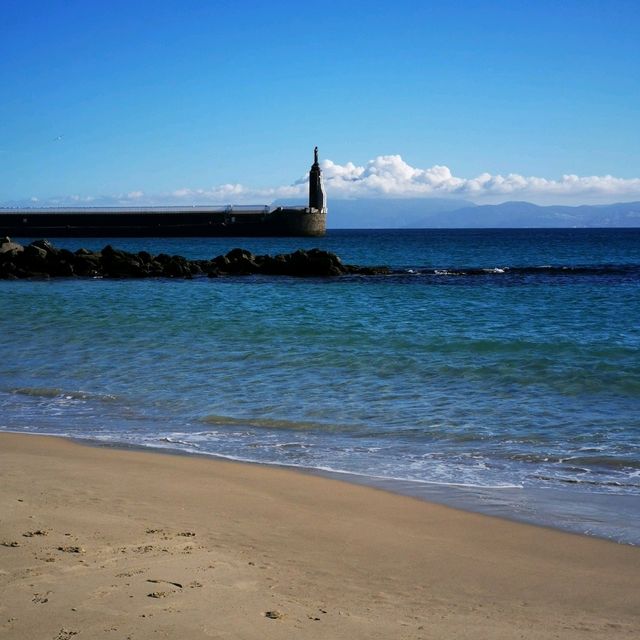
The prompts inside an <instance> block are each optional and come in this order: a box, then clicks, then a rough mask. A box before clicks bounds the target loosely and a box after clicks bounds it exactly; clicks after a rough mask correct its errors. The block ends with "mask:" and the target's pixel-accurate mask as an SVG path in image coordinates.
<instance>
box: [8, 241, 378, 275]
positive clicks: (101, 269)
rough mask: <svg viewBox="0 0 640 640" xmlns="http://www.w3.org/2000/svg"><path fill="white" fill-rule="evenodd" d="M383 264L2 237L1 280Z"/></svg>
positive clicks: (317, 253)
mask: <svg viewBox="0 0 640 640" xmlns="http://www.w3.org/2000/svg"><path fill="white" fill-rule="evenodd" d="M387 273H390V270H389V269H388V268H387V267H358V266H354V265H348V264H343V263H342V261H341V260H340V258H339V257H338V256H337V255H335V254H334V253H330V252H329V251H322V250H321V249H310V250H308V251H304V250H302V249H299V250H298V251H295V252H294V253H286V254H278V255H275V256H268V255H264V256H262V255H254V254H253V253H251V252H250V251H246V250H245V249H233V250H232V251H229V253H227V254H226V255H221V256H217V257H216V258H213V259H211V260H188V259H187V258H184V257H182V256H171V255H168V254H166V253H160V254H158V255H155V256H154V255H151V254H150V253H147V252H146V251H139V252H138V253H129V252H127V251H121V250H119V249H114V248H113V247H112V246H111V245H107V246H106V247H104V249H102V250H100V251H89V250H88V249H78V250H77V251H69V250H67V249H58V248H56V247H54V246H53V245H52V244H51V243H50V242H49V241H48V240H36V241H35V242H32V243H31V244H29V245H27V246H23V245H21V244H18V243H16V242H12V241H11V239H10V238H6V237H5V238H0V279H5V280H6V279H9V280H15V279H18V278H61V277H72V276H80V277H89V278H97V277H103V278H193V277H203V276H208V277H210V278H215V277H217V276H225V275H234V276H237V275H253V274H264V275H283V276H300V277H309V276H316V277H327V276H341V275H349V274H359V275H381V274H387Z"/></svg>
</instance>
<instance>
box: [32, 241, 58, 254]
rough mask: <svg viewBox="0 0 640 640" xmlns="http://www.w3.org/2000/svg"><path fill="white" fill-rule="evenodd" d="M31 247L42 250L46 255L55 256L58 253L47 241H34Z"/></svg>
mask: <svg viewBox="0 0 640 640" xmlns="http://www.w3.org/2000/svg"><path fill="white" fill-rule="evenodd" d="M31 246H33V247H38V248H39V249H44V250H45V251H46V252H47V254H53V255H56V254H57V253H58V249H56V248H55V247H54V246H53V245H52V244H51V243H50V242H49V241H48V240H35V241H34V242H32V243H31Z"/></svg>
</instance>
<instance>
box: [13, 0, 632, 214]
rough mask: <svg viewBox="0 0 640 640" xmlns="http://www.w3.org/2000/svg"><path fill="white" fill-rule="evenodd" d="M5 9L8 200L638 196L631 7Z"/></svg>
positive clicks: (140, 5)
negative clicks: (310, 177) (322, 193)
mask: <svg viewBox="0 0 640 640" xmlns="http://www.w3.org/2000/svg"><path fill="white" fill-rule="evenodd" d="M0 8H1V11H0V91H1V95H0V203H9V202H12V201H23V200H28V199H29V198H38V199H40V200H41V201H49V199H51V198H60V199H61V201H63V200H64V199H65V198H69V197H70V196H75V197H78V198H81V199H82V198H99V197H107V198H108V197H112V198H122V199H123V200H126V199H127V198H128V199H136V198H141V197H144V198H150V199H151V200H155V201H170V200H172V199H180V198H187V199H191V200H195V201H197V200H198V199H200V200H207V199H209V200H211V199H218V200H220V199H221V198H222V200H225V201H232V200H234V196H236V199H238V200H242V199H247V198H249V199H253V200H256V198H257V199H258V200H261V201H266V200H268V199H269V198H271V197H279V196H285V197H286V196H287V195H295V193H296V192H297V191H296V190H298V191H300V189H301V187H300V185H298V186H297V187H294V188H293V189H290V190H287V187H288V186H289V185H291V184H293V183H295V182H296V181H297V180H299V178H301V176H303V174H304V173H305V171H306V170H307V169H308V166H309V164H310V162H311V160H312V148H313V146H314V145H315V144H317V145H318V146H319V147H320V151H321V157H322V158H323V159H325V161H326V160H331V165H326V166H325V175H326V177H327V178H328V181H329V183H331V180H332V179H333V178H335V186H336V193H338V195H353V196H357V195H360V194H364V195H371V194H372V193H373V194H375V193H376V189H377V190H378V192H379V193H380V194H381V195H389V194H391V195H403V194H404V193H405V191H406V195H412V196H415V195H425V196H429V195H439V196H440V195H447V194H453V195H463V196H464V197H470V198H471V199H474V196H475V199H476V200H479V201H481V200H482V199H483V197H489V196H491V197H492V198H493V199H494V200H507V199H530V200H536V197H538V196H539V197H538V200H540V201H545V200H546V201H549V200H551V201H552V200H554V198H555V199H556V200H559V201H560V200H562V201H576V202H577V201H583V202H588V201H614V200H632V199H640V154H639V153H638V149H640V125H639V122H640V37H639V36H638V34H639V33H640V2H638V1H637V0H632V1H625V0H610V1H608V2H595V1H593V0H582V1H580V2H578V1H572V0H568V1H565V2H557V1H556V2H547V1H545V0H542V1H537V2H519V1H512V2H489V1H487V2H471V1H460V2H449V3H442V2H437V3H436V2H427V1H424V0H423V1H422V2H408V1H403V0H399V1H396V2H393V3H391V2H373V1H370V2H360V1H350V2H332V1H324V2H278V1H277V0H274V1H272V2H247V1H242V0H239V1H237V2H234V3H230V2H213V1H212V2H204V1H201V2H195V1H191V0H181V1H179V2H178V1H176V2H174V1H162V0H155V1H153V2H146V1H140V2H135V1H132V0H129V1H128V2H121V1H119V0H110V1H109V2H102V1H91V0H84V1H79V0H69V1H61V0H59V1H56V0H49V1H47V2H36V1H31V0H18V1H16V0H0ZM385 158H386V160H385ZM349 163H353V164H352V165H350V164H349ZM434 167H436V168H438V167H439V168H445V169H447V171H448V172H449V173H448V174H447V175H448V176H449V177H447V175H445V174H443V173H442V172H441V171H440V172H438V170H436V171H435V173H434V171H433V170H432V169H433V168H434ZM430 171H431V173H429V172H430ZM510 174H515V175H516V176H517V177H522V178H523V179H524V180H525V182H524V183H522V184H523V185H525V187H526V188H525V187H522V188H520V190H518V189H519V188H518V187H517V185H518V184H520V183H519V182H518V180H515V179H512V180H511V181H509V179H508V176H509V175H510ZM567 174H570V175H571V176H577V178H576V179H571V180H569V181H568V182H567V180H565V179H563V178H562V176H563V175H567ZM371 176H373V177H374V179H373V180H372V179H370V178H371ZM434 176H435V177H434ZM443 176H444V177H443ZM478 176H484V178H483V179H480V180H479V181H476V182H472V181H473V180H474V179H476V178H477V177H478ZM592 176H596V177H601V178H603V179H604V182H602V183H600V182H597V181H595V182H594V181H593V180H591V182H584V180H585V179H586V178H589V177H592ZM606 176H613V179H611V180H607V179H606ZM530 177H534V178H535V179H536V180H539V181H540V180H541V181H542V182H535V181H533V182H532V181H530V180H529V181H527V180H528V179H529V178H530ZM505 180H506V182H505ZM545 180H546V181H547V182H548V184H551V187H548V186H547V187H545V184H546V183H545V182H544V181H545ZM506 184H509V185H511V186H510V187H509V188H508V189H507V188H506V187H504V185H506ZM225 185H227V186H225ZM229 185H233V186H229ZM416 185H417V186H416ZM424 185H427V187H425V186H424ZM429 185H430V186H429ZM433 185H436V186H435V187H434V186H433ZM470 185H471V186H470ZM478 185H479V186H478ZM496 185H498V186H496ZM513 185H516V187H515V190H514V189H512V187H513ZM575 185H579V188H577V187H575ZM594 185H595V186H594ZM603 185H604V186H603ZM472 187H473V188H472ZM601 187H602V188H601ZM349 189H352V190H351V191H349ZM358 189H360V191H359V190H358ZM491 189H493V191H492V192H491V193H490V190H491ZM505 189H506V190H505ZM509 189H511V191H510V190H509ZM536 189H537V190H538V191H536ZM545 189H546V191H545ZM549 189H550V190H549ZM598 189H600V191H598ZM602 189H604V191H603V190H602ZM512 193H513V194H515V195H518V196H520V195H522V196H528V197H527V198H525V197H522V198H520V197H518V198H515V197H514V198H511V197H510V195H511V194H512ZM127 194H128V195H127Z"/></svg>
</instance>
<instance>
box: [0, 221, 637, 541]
mask: <svg viewBox="0 0 640 640" xmlns="http://www.w3.org/2000/svg"><path fill="white" fill-rule="evenodd" d="M21 240H24V241H26V239H21ZM107 243H111V244H113V245H114V246H116V247H118V248H122V249H126V250H129V251H139V250H143V249H144V250H146V251H149V252H151V253H160V252H165V253H175V254H180V255H184V256H187V257H189V258H211V257H214V256H216V255H219V254H221V253H226V252H227V251H229V250H230V249H232V248H234V247H237V246H240V247H243V248H247V249H249V250H251V251H253V252H254V253H270V254H273V253H277V252H289V251H293V250H295V249H297V248H300V247H302V248H311V247H320V248H322V249H327V250H330V251H334V252H336V253H337V254H338V255H339V256H340V257H341V258H342V259H343V261H344V262H348V263H353V264H360V265H379V264H385V265H389V266H390V267H392V268H393V270H394V273H393V275H390V276H383V277H380V276H377V277H362V276H358V277H341V278H333V279H296V278H284V277H265V276H255V277H253V276H252V277H225V278H217V279H207V278H202V279H194V280H190V281H188V280H169V279H167V280H156V279H154V280H99V279H86V280H85V279H60V280H50V281H0V295H1V296H2V300H3V313H2V314H1V316H0V352H1V358H0V429H2V430H8V431H21V432H30V433H50V434H61V435H66V436H72V437H77V438H82V439H88V440H90V441H93V442H99V443H103V444H108V445H120V446H121V445H125V446H144V447H154V448H160V449H171V450H179V451H182V452H191V453H200V454H211V455H216V456H223V457H227V458H231V459H237V460H248V461H254V462H259V463H267V464H278V465H289V466H294V467H299V468H302V469H306V470H310V471H311V472H322V473H329V474H333V473H335V474H337V475H339V476H340V477H343V478H345V479H350V480H353V481H356V482H364V483H366V484H373V485H376V486H381V487H385V488H389V489H392V490H396V491H400V492H403V493H409V494H411V495H415V496H418V497H422V498H426V499H429V500H436V501H441V502H444V503H447V504H452V505H454V506H461V507H463V508H467V509H472V510H477V511H481V512H486V513H492V514H498V515H501V516H505V517H509V518H514V519H519V520H526V521H530V522H536V523H539V524H545V525H550V526H555V527H560V528H564V529H568V530H572V531H578V532H581V533H587V534H592V535H598V536H603V537H607V538H611V539H613V540H617V541H621V542H627V543H633V544H638V543H640V229H608V230H597V229H566V230H557V229H554V230H540V229H537V230H473V231H471V230H454V231H447V230H381V231H373V230H366V231H357V230H333V231H329V233H328V235H327V236H326V237H325V238H319V239H314V238H311V239H300V238H278V239H268V238H264V239H247V238H239V239H216V238H213V239H205V238H196V239H192V238H187V239H113V240H109V239H87V240H78V239H69V240H65V239H58V240H56V241H55V244H56V245H57V246H60V247H67V248H69V249H72V250H75V249H77V248H79V247H80V246H85V247H87V248H100V247H102V246H104V245H105V244H107Z"/></svg>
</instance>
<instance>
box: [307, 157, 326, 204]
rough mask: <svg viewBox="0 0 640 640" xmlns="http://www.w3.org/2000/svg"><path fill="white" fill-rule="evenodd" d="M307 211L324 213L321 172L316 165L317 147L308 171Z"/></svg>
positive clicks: (324, 199)
mask: <svg viewBox="0 0 640 640" xmlns="http://www.w3.org/2000/svg"><path fill="white" fill-rule="evenodd" d="M309 209H316V210H317V211H322V212H325V211H326V209H327V200H326V198H325V195H324V186H323V184H322V170H321V169H320V165H319V164H318V147H316V148H315V149H314V150H313V164H312V165H311V171H309Z"/></svg>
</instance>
